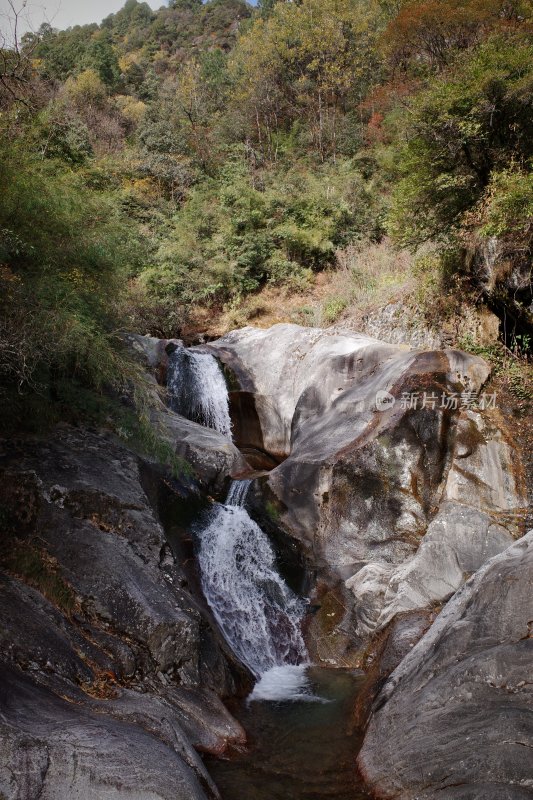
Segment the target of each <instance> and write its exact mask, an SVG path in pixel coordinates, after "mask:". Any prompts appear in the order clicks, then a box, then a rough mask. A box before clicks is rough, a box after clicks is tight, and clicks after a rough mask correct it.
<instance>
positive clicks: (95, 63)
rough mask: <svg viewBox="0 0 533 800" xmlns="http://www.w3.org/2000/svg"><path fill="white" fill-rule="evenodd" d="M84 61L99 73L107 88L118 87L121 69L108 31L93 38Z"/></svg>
mask: <svg viewBox="0 0 533 800" xmlns="http://www.w3.org/2000/svg"><path fill="white" fill-rule="evenodd" d="M84 61H85V65H86V66H87V67H88V68H90V69H93V70H95V71H96V72H97V73H98V75H99V76H100V79H101V80H102V81H103V82H104V83H105V85H106V86H108V87H110V88H112V87H114V86H115V85H116V83H117V80H118V78H119V75H120V68H119V65H118V59H117V56H116V54H115V51H114V50H113V45H112V43H111V37H110V35H109V33H108V32H107V31H101V32H99V33H98V34H96V35H95V36H94V37H93V38H92V41H91V43H90V44H89V47H88V48H87V53H86V55H85V59H84Z"/></svg>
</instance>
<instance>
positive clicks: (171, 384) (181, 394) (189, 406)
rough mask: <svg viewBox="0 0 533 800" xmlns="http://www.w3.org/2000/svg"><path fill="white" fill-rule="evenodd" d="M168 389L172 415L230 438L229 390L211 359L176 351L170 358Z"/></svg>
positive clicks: (218, 368)
mask: <svg viewBox="0 0 533 800" xmlns="http://www.w3.org/2000/svg"><path fill="white" fill-rule="evenodd" d="M168 388H169V393H170V406H171V408H172V410H173V411H176V413H178V414H181V415H182V416H184V417H187V418H188V419H191V420H193V421H194V422H199V423H200V424H201V425H205V426H206V427H208V428H214V429H215V430H216V431H218V432H219V433H222V434H223V435H224V436H229V437H231V418H230V414H229V400H228V390H227V387H226V381H225V379H224V375H223V373H222V370H221V368H220V365H219V363H218V361H217V359H216V358H215V357H214V356H212V355H210V354H209V353H196V352H194V351H191V350H185V348H183V347H178V348H176V350H174V352H173V353H172V354H171V356H170V358H169V363H168Z"/></svg>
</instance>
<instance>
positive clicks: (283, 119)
mask: <svg viewBox="0 0 533 800" xmlns="http://www.w3.org/2000/svg"><path fill="white" fill-rule="evenodd" d="M373 10H374V7H373V4H372V3H364V2H359V0H302V2H301V3H299V4H295V3H277V4H276V5H275V6H274V8H273V10H272V13H271V14H270V16H269V17H268V18H267V19H264V18H263V17H259V18H258V19H256V21H255V22H254V25H253V26H252V27H251V28H250V30H249V31H248V32H247V33H246V34H245V35H244V36H242V37H241V39H240V41H239V45H238V47H237V48H236V50H235V52H234V55H233V58H232V73H233V75H232V77H233V80H234V81H235V86H236V90H235V99H236V107H237V108H238V109H240V110H241V113H244V114H245V115H246V119H245V125H246V128H247V131H250V134H251V135H252V136H253V138H254V139H255V141H256V143H257V144H258V145H259V147H260V148H261V149H262V150H263V152H264V153H265V155H267V156H268V157H269V158H273V157H275V155H276V147H277V144H276V142H277V139H278V137H279V134H280V132H282V131H284V130H285V131H287V130H289V129H290V127H291V125H292V124H293V123H295V122H296V121H297V120H301V119H302V117H303V118H304V119H306V121H307V124H308V126H309V130H310V132H311V137H312V142H313V145H314V147H315V149H316V150H317V152H318V153H319V155H320V157H321V159H324V158H326V157H327V155H329V154H332V155H333V156H334V157H335V154H336V152H337V133H338V125H339V119H340V117H341V115H342V114H343V113H344V111H345V110H346V107H347V104H348V101H349V98H350V97H352V98H353V97H354V96H355V97H357V96H358V95H359V96H362V95H364V94H365V93H366V90H367V88H368V85H369V83H370V82H371V80H372V76H373V73H374V74H375V63H374V59H373V49H372V42H373V39H374V35H375V27H374V23H375V21H376V20H377V18H376V17H375V16H373ZM252 132H253V133H252ZM250 134H248V135H250Z"/></svg>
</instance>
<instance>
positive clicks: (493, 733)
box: [358, 531, 533, 800]
mask: <svg viewBox="0 0 533 800" xmlns="http://www.w3.org/2000/svg"><path fill="white" fill-rule="evenodd" d="M532 585H533V531H531V532H530V533H529V534H527V536H525V537H524V538H522V539H521V540H520V541H519V542H516V543H515V544H513V545H512V546H511V547H509V548H508V549H507V550H505V551H504V552H503V553H500V554H499V555H497V556H495V557H494V558H493V559H491V560H490V561H489V562H487V563H486V564H485V565H484V566H483V567H482V568H481V569H480V570H478V572H476V574H475V575H474V576H473V577H472V578H470V580H469V581H468V582H467V583H466V584H465V585H464V586H463V587H462V588H461V589H460V590H459V591H458V592H457V593H456V594H455V595H454V596H453V598H452V599H451V600H450V601H449V602H448V603H447V605H446V606H445V608H444V610H443V611H442V612H441V614H440V615H439V616H438V617H437V620H436V621H435V622H434V623H433V625H432V626H431V628H430V629H429V631H428V632H427V633H426V634H425V636H424V637H423V638H422V639H421V640H420V641H419V642H418V644H417V645H416V646H415V647H414V648H413V649H412V650H411V652H410V653H409V654H408V655H407V656H406V657H405V658H404V659H403V661H401V663H400V665H399V666H398V667H397V669H396V670H395V671H394V672H393V673H392V675H391V676H390V678H389V680H388V681H387V683H386V684H385V686H384V687H383V689H382V690H381V692H380V693H379V694H378V696H377V698H376V700H375V702H374V709H373V715H372V717H371V720H370V724H369V727H368V730H367V733H366V737H365V740H364V744H363V747H362V750H361V752H360V755H359V760H358V763H359V767H360V769H361V770H362V772H363V774H364V776H365V778H366V779H367V780H368V782H369V783H370V785H371V786H372V788H373V789H374V790H375V791H376V795H377V797H382V798H395V799H397V800H414V799H415V798H417V800H437V798H439V800H440V798H443V800H452V798H453V800H456V798H463V799H464V800H467V799H468V800H489V798H490V800H504V798H507V799H508V800H515V799H516V800H521V798H526V797H531V794H532V792H533V768H532V765H533V759H532V752H533V688H532V682H531V675H532V672H531V664H532V660H533V638H532V629H533V593H532V592H531V586H532Z"/></svg>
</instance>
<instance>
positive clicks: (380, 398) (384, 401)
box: [376, 389, 396, 411]
mask: <svg viewBox="0 0 533 800" xmlns="http://www.w3.org/2000/svg"><path fill="white" fill-rule="evenodd" d="M395 403H396V398H395V397H394V395H392V394H391V393H390V392H386V391H384V390H383V389H382V390H381V391H379V392H377V393H376V408H377V410H378V411H389V410H390V409H391V408H394V404H395Z"/></svg>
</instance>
